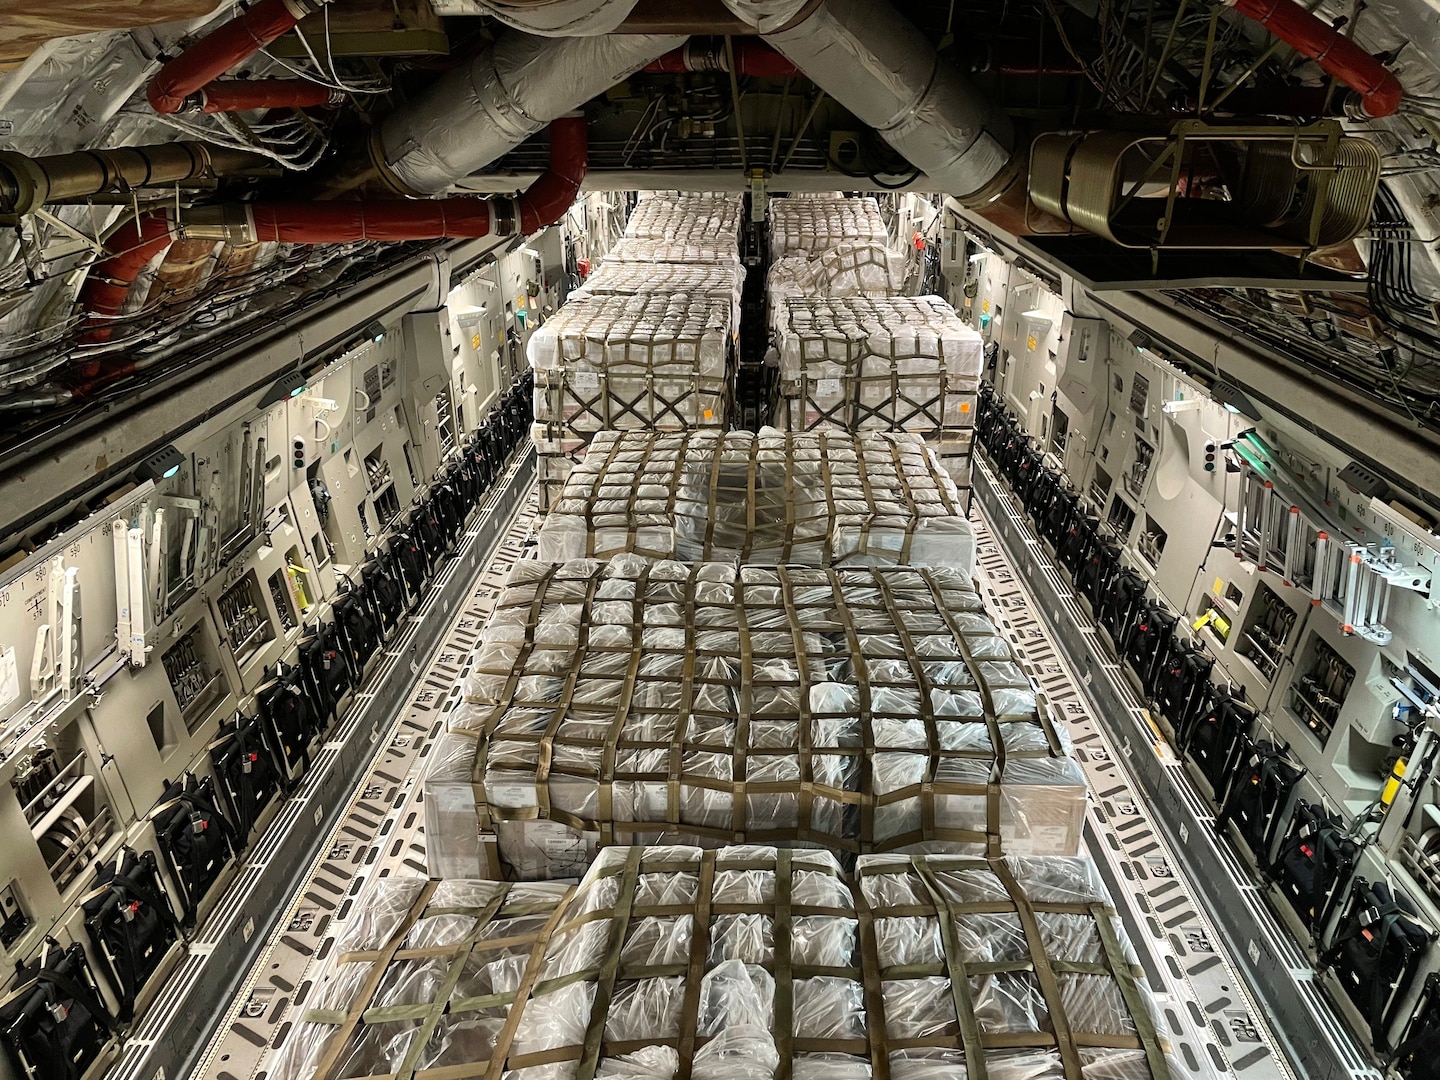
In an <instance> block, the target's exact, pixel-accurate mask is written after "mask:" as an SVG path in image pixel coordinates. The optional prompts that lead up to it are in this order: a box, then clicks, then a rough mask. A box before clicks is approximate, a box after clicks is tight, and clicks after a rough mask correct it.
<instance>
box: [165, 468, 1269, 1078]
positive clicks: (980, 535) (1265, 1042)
mask: <svg viewBox="0 0 1440 1080" xmlns="http://www.w3.org/2000/svg"><path fill="white" fill-rule="evenodd" d="M534 505H535V504H534V497H533V494H532V496H531V498H530V499H529V501H528V503H527V504H526V505H525V506H524V507H522V509H521V510H520V511H519V513H518V514H517V515H516V517H515V518H514V520H513V522H512V523H511V525H510V527H509V530H508V532H507V534H506V535H505V536H504V537H503V538H502V539H501V541H500V543H499V545H498V547H497V549H496V555H495V557H494V559H493V560H492V561H491V563H490V565H489V566H488V567H487V568H485V569H484V570H483V571H482V572H481V574H480V575H479V576H478V577H477V578H476V580H475V582H474V583H473V585H472V586H471V588H470V589H469V591H468V593H467V594H466V595H467V597H468V599H467V601H466V602H465V603H464V605H463V606H462V608H461V609H460V610H459V611H458V612H457V614H456V615H455V616H454V618H453V620H452V623H451V625H450V627H449V628H448V630H447V631H446V633H445V635H444V637H443V639H442V640H443V643H442V644H441V646H440V647H439V649H438V650H437V651H436V653H435V654H434V655H433V657H432V658H431V660H430V663H429V667H428V669H427V670H426V671H425V672H424V673H423V675H422V676H421V677H420V678H419V680H418V682H417V685H416V687H415V689H414V690H413V692H412V693H411V695H410V697H409V699H408V704H407V706H406V708H405V709H404V710H403V711H402V712H401V714H400V715H398V716H396V717H395V718H394V720H393V723H392V724H391V725H390V726H389V728H388V730H386V729H385V727H384V725H383V724H381V725H380V731H381V734H380V736H379V739H384V740H387V742H386V744H385V749H384V752H383V753H382V754H379V755H378V756H377V758H376V760H375V763H374V764H373V766H372V767H371V769H370V770H369V772H368V774H367V775H366V777H365V779H364V780H363V781H362V782H361V784H360V785H359V786H358V787H357V789H356V790H355V791H354V792H353V793H352V797H351V800H350V803H349V805H348V807H347V810H346V811H345V813H344V814H343V815H342V817H341V820H340V823H339V824H338V826H337V827H336V828H335V829H334V830H333V831H332V833H331V834H330V835H329V836H328V837H327V838H326V841H325V843H324V844H323V845H322V846H321V849H320V850H321V854H320V856H319V858H317V859H316V860H315V861H314V863H313V864H312V865H311V866H310V868H309V869H308V871H307V872H306V873H305V875H304V877H303V881H302V883H301V884H300V886H299V887H298V888H297V889H296V890H295V891H294V893H293V894H292V895H291V897H290V901H289V904H288V906H287V907H286V908H285V910H284V911H283V912H282V913H281V917H280V919H279V922H278V923H277V927H276V929H275V931H274V932H273V933H272V935H271V937H270V939H269V941H268V942H267V943H266V945H265V946H264V947H263V949H262V950H261V953H260V955H259V959H258V960H257V961H256V963H255V964H254V965H253V966H252V967H251V969H250V970H249V971H248V972H244V973H237V981H236V984H235V990H234V993H233V995H232V998H231V1003H230V1006H229V1009H228V1010H227V1012H226V1014H225V1015H224V1016H223V1017H221V1018H220V1021H219V1026H218V1028H217V1030H216V1033H215V1035H214V1037H213V1038H212V1040H211V1041H210V1043H209V1045H208V1046H207V1047H206V1048H205V1050H204V1051H203V1053H202V1054H201V1055H200V1057H199V1059H198V1065H197V1066H196V1068H195V1069H194V1071H193V1073H192V1074H191V1075H192V1078H193V1080H263V1078H264V1077H265V1076H266V1075H267V1073H268V1071H269V1068H270V1065H271V1061H272V1058H273V1056H274V1052H275V1050H276V1049H277V1048H278V1047H279V1045H280V1044H281V1043H282V1042H283V1040H284V1038H285V1035H286V1033H287V1032H288V1030H289V1027H290V1025H291V1023H292V1022H293V1021H294V1019H295V1018H296V1017H298V1016H299V1015H300V1013H301V1012H302V1011H303V1009H304V1007H305V1001H306V997H307V995H308V993H309V991H310V989H311V981H310V980H311V975H312V969H313V968H314V967H315V966H316V965H318V964H319V962H320V961H321V960H323V959H324V958H325V957H326V956H327V955H328V954H329V951H330V949H331V948H333V946H334V941H335V938H336V935H337V932H338V928H339V926H340V924H341V923H342V921H343V920H344V919H345V918H346V916H347V915H348V914H349V913H350V911H351V910H352V908H353V906H354V903H355V898H356V897H357V896H358V895H359V894H360V893H361V891H362V890H363V888H364V887H365V885H366V883H367V882H369V881H371V880H373V879H374V878H376V877H384V876H387V875H391V874H396V875H423V874H424V867H425V838H424V833H423V818H424V808H423V805H422V803H421V796H422V791H421V784H420V779H421V776H422V774H423V771H424V767H425V762H426V758H427V756H428V753H429V748H430V746H431V745H432V742H433V740H434V738H435V736H436V735H437V734H438V733H439V731H440V730H441V726H442V723H443V716H444V714H445V713H446V712H447V711H448V710H449V709H450V708H453V707H454V705H455V704H456V703H457V702H458V695H459V689H458V682H459V678H460V675H461V673H462V668H463V665H464V662H465V656H466V653H467V651H468V650H469V648H470V647H471V646H472V645H473V644H474V642H475V640H476V638H477V636H478V633H479V630H480V628H481V627H482V626H483V624H484V621H485V619H486V618H487V617H488V615H489V612H490V610H491V606H492V605H493V602H494V599H495V596H496V594H497V590H498V587H499V585H500V584H501V583H502V582H503V580H504V578H505V575H506V573H507V572H508V570H509V568H510V567H511V566H512V565H513V564H514V562H515V561H516V560H517V559H520V558H523V557H525V554H526V540H527V538H528V536H529V534H530V531H531V525H532V522H533V517H534ZM972 516H973V517H974V519H975V521H974V523H975V526H976V530H977V540H978V541H979V544H978V548H979V551H980V552H981V555H980V558H979V560H978V565H977V577H978V578H979V584H980V585H981V587H982V589H983V590H984V592H985V593H986V594H987V603H988V604H989V606H990V608H991V611H992V615H993V616H994V618H995V621H996V623H997V625H998V626H1000V627H1001V629H1002V631H1003V632H1004V633H1006V634H1007V636H1009V638H1010V639H1011V640H1012V642H1013V643H1014V645H1015V647H1016V649H1017V651H1018V652H1019V653H1020V655H1021V658H1022V661H1023V662H1024V663H1025V664H1026V665H1027V667H1028V670H1029V672H1030V673H1031V674H1032V676H1033V677H1034V679H1035V680H1036V682H1037V683H1038V684H1039V685H1040V686H1041V688H1042V689H1044V691H1045V692H1046V694H1047V695H1048V696H1049V698H1050V700H1051V701H1052V702H1053V703H1054V705H1055V708H1056V710H1057V712H1058V713H1059V715H1060V716H1061V717H1063V719H1064V720H1065V721H1066V722H1067V724H1068V725H1069V727H1070V730H1071V732H1072V735H1073V737H1074V742H1075V747H1076V757H1077V759H1078V760H1079V761H1080V763H1081V765H1082V767H1083V768H1084V770H1085V772H1086V775H1087V778H1088V779H1089V781H1090V784H1091V787H1092V792H1093V794H1092V805H1091V809H1090V812H1089V815H1088V820H1087V828H1086V840H1087V847H1088V848H1089V850H1090V853H1091V854H1092V855H1093V856H1094V857H1095V859H1096V860H1097V861H1098V862H1099V864H1100V865H1101V867H1102V871H1103V873H1104V874H1105V875H1106V877H1107V878H1108V880H1109V883H1110V887H1111V891H1112V894H1113V895H1114V897H1115V900H1116V902H1117V905H1118V906H1119V907H1120V909H1121V911H1122V914H1123V917H1124V918H1125V921H1126V923H1127V927H1128V930H1129V933H1130V936H1131V939H1132V941H1133V942H1134V943H1135V945H1136V948H1137V950H1138V951H1139V954H1140V958H1141V962H1142V965H1143V966H1144V968H1145V969H1146V971H1147V973H1148V975H1149V979H1150V982H1151V986H1152V988H1153V989H1154V990H1155V992H1156V993H1157V995H1158V997H1159V1000H1160V1005H1161V1008H1162V1011H1163V1013H1164V1014H1165V1016H1166V1018H1167V1020H1168V1022H1169V1024H1170V1026H1171V1028H1172V1032H1173V1040H1174V1044H1175V1050H1176V1058H1177V1059H1178V1060H1179V1061H1180V1062H1181V1064H1182V1066H1183V1067H1184V1069H1185V1070H1186V1072H1185V1076H1184V1080H1190V1078H1192V1077H1193V1078H1196V1080H1224V1078H1231V1077H1233V1078H1237V1080H1239V1078H1247V1080H1248V1078H1255V1080H1260V1078H1280V1077H1289V1076H1293V1075H1294V1074H1293V1072H1292V1070H1291V1069H1290V1067H1289V1066H1288V1064H1287V1063H1286V1061H1285V1059H1284V1056H1283V1055H1282V1053H1281V1052H1280V1050H1279V1047H1278V1044H1277V1041H1276V1039H1275V1038H1274V1036H1273V1034H1272V1032H1271V1031H1270V1030H1269V1028H1268V1026H1267V1024H1266V1022H1265V1019H1264V1015H1263V1012H1262V1011H1261V1010H1260V1009H1259V1008H1257V1006H1256V1004H1255V1003H1254V1002H1253V1001H1252V1000H1251V998H1250V996H1249V994H1248V993H1247V991H1246V990H1245V988H1244V985H1243V983H1242V982H1241V981H1240V980H1239V978H1238V976H1237V974H1236V965H1235V963H1234V960H1233V955H1232V952H1231V947H1230V946H1229V945H1228V944H1227V943H1226V942H1225V941H1224V940H1223V938H1222V936H1221V935H1220V934H1219V933H1218V932H1217V930H1216V928H1215V927H1214V925H1213V924H1212V923H1211V922H1210V921H1209V920H1208V919H1207V918H1206V916H1205V915H1204V914H1203V911H1202V905H1201V904H1200V903H1199V902H1198V901H1197V896H1196V893H1197V890H1198V889H1199V888H1201V887H1202V885H1201V883H1197V882H1188V881H1185V880H1184V879H1183V877H1182V875H1181V874H1180V873H1179V872H1178V869H1177V868H1178V867H1179V865H1180V864H1179V862H1178V860H1177V859H1176V858H1175V857H1174V854H1173V852H1172V851H1171V850H1170V849H1169V847H1168V845H1167V843H1166V841H1165V839H1164V838H1163V837H1162V836H1161V835H1160V832H1159V830H1158V828H1157V827H1156V825H1155V823H1154V822H1153V821H1152V819H1151V816H1150V812H1149V808H1148V807H1147V805H1146V803H1145V801H1144V799H1143V798H1142V797H1141V795H1140V793H1139V791H1138V788H1137V786H1136V785H1135V784H1134V783H1133V781H1132V780H1131V778H1130V777H1129V776H1128V774H1127V771H1126V768H1125V766H1124V764H1123V760H1124V757H1125V756H1126V754H1128V753H1130V752H1131V750H1130V749H1129V747H1128V745H1127V746H1126V747H1124V748H1121V749H1117V747H1116V746H1115V745H1114V744H1113V742H1112V740H1111V738H1110V736H1109V735H1108V734H1107V733H1106V732H1105V731H1103V730H1102V729H1101V727H1100V725H1099V724H1097V723H1096V722H1095V720H1094V719H1093V716H1094V707H1093V705H1092V704H1091V702H1090V701H1089V699H1088V697H1087V695H1086V693H1085V689H1084V686H1085V684H1084V682H1083V681H1082V680H1081V679H1080V678H1077V677H1076V676H1075V674H1074V673H1073V672H1072V671H1071V670H1070V669H1069V668H1068V666H1067V665H1066V664H1065V662H1064V661H1063V660H1062V657H1061V654H1060V652H1059V650H1058V649H1057V648H1056V646H1055V642H1054V639H1053V637H1052V631H1051V630H1050V628H1049V627H1048V626H1047V625H1046V624H1045V622H1044V620H1043V619H1042V618H1041V617H1040V616H1039V615H1038V614H1037V609H1036V605H1035V602H1034V599H1033V597H1032V596H1031V595H1030V594H1029V593H1028V592H1027V590H1026V588H1025V586H1024V584H1023V583H1022V581H1021V580H1020V578H1019V576H1018V575H1017V574H1016V573H1015V572H1014V569H1013V567H1012V565H1011V563H1010V562H1009V560H1008V559H1007V557H1006V555H1005V553H1004V552H1003V551H1002V550H1001V549H1000V547H999V545H998V544H997V543H996V542H994V540H993V538H992V536H991V535H990V533H989V529H988V526H987V524H986V522H985V521H984V519H983V517H981V515H980V514H979V512H978V510H977V511H976V513H975V514H973V515H972ZM377 741H378V740H377ZM1145 752H1150V751H1149V748H1148V747H1147V748H1145Z"/></svg>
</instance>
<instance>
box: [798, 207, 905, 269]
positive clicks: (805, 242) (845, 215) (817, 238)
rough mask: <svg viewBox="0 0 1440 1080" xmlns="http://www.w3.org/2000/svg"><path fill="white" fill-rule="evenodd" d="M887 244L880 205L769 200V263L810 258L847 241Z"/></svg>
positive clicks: (887, 239)
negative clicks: (786, 258) (792, 257)
mask: <svg viewBox="0 0 1440 1080" xmlns="http://www.w3.org/2000/svg"><path fill="white" fill-rule="evenodd" d="M856 240H858V241H861V242H868V243H873V244H879V245H880V246H881V247H885V246H886V245H887V244H888V243H889V231H888V230H887V229H886V228H885V219H884V218H882V217H881V216H880V204H879V203H878V202H876V201H875V200H874V199H873V198H871V197H870V196H868V195H867V196H865V197H863V198H858V199H771V200H770V259H771V261H772V262H773V261H774V260H776V259H780V258H783V257H784V256H786V255H795V254H802V253H803V254H813V253H818V252H821V251H824V250H826V249H827V248H833V247H835V245H837V244H842V243H846V242H849V241H856Z"/></svg>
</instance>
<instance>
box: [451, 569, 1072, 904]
mask: <svg viewBox="0 0 1440 1080" xmlns="http://www.w3.org/2000/svg"><path fill="white" fill-rule="evenodd" d="M465 695H466V699H467V703H466V704H465V705H463V706H462V707H461V708H459V709H457V710H456V711H455V712H454V713H452V715H451V718H450V720H449V725H448V726H449V729H450V732H451V734H450V736H448V737H447V738H446V739H445V740H444V741H443V743H442V744H441V745H440V746H437V749H436V751H435V753H434V754H432V761H431V768H430V771H429V772H428V774H427V778H426V790H427V796H426V798H427V800H429V799H431V798H432V797H433V798H434V799H435V801H436V805H437V806H440V805H444V806H445V807H447V812H449V813H451V814H452V815H453V816H452V818H451V820H452V824H453V826H454V829H453V832H452V833H451V834H450V835H452V836H453V837H454V838H455V842H456V843H457V844H458V845H459V846H458V849H457V850H460V851H462V852H463V851H468V850H471V849H473V848H474V847H475V844H476V835H477V824H476V823H477V822H478V825H479V827H480V828H482V829H490V828H492V827H493V828H495V831H496V833H497V834H498V837H499V848H500V851H499V854H500V858H501V860H502V861H503V862H505V863H507V864H508V865H509V867H510V869H511V870H512V871H513V872H515V873H516V874H517V875H521V876H536V875H539V876H544V875H550V874H552V873H553V870H552V867H551V865H550V864H549V861H548V860H547V859H546V858H545V857H544V855H545V852H544V849H543V845H540V844H537V843H535V842H534V840H533V838H529V837H526V835H525V833H526V829H527V828H528V827H529V826H531V825H532V824H533V823H534V822H535V821H536V820H537V819H538V820H544V821H546V822H547V824H548V823H555V822H559V823H560V824H563V825H566V826H568V827H569V828H570V829H572V830H573V833H574V836H572V837H571V840H570V842H569V844H568V846H565V847H564V849H563V852H562V854H563V857H564V860H565V865H566V866H567V869H569V872H571V873H573V864H574V861H575V859H576V858H577V853H578V852H579V850H580V846H579V844H578V842H577V841H576V840H575V839H574V837H575V836H581V835H583V836H586V837H587V838H588V840H587V842H594V841H595V840H598V841H599V842H600V843H602V844H611V843H624V842H630V841H631V839H632V838H633V837H642V838H645V839H651V838H656V837H659V838H674V837H677V836H678V837H684V838H686V839H687V840H692V841H703V842H710V843H717V842H724V841H725V840H728V839H733V838H736V837H740V836H746V837H749V838H750V839H758V840H764V841H779V840H783V841H786V842H797V843H801V844H806V843H819V844H824V845H825V846H828V847H833V848H835V849H839V850H849V851H862V850H886V849H898V848H902V847H905V846H907V845H911V844H919V843H924V842H927V841H931V840H935V841H944V842H946V843H947V844H950V845H952V846H956V847H957V848H958V849H960V850H977V851H995V850H998V849H1001V848H1003V849H1004V850H1005V851H1009V852H1018V853H1032V852H1033V853H1043V854H1057V853H1066V854H1068V853H1073V852H1074V851H1076V850H1078V845H1079V842H1080V832H1081V827H1082V824H1083V818H1084V809H1085V799H1086V794H1085V781H1084V777H1083V775H1082V774H1081V772H1080V769H1079V766H1078V765H1077V764H1076V763H1075V762H1074V761H1073V760H1071V759H1070V758H1069V757H1068V756H1067V754H1068V751H1069V738H1068V735H1067V733H1066V732H1065V730H1064V728H1063V726H1061V725H1058V724H1055V723H1053V722H1052V720H1051V719H1050V717H1049V713H1048V709H1047V707H1046V706H1045V704H1044V703H1043V701H1040V700H1038V699H1037V696H1036V693H1035V690H1034V687H1033V686H1032V685H1031V683H1030V680H1029V678H1028V677H1027V676H1026V675H1025V674H1024V672H1023V671H1022V670H1021V669H1020V667H1019V666H1018V664H1017V663H1016V661H1015V659H1014V656H1013V653H1012V652H1011V650H1010V647H1009V645H1008V644H1007V643H1006V642H1005V640H1004V639H1003V638H1001V637H1000V636H999V635H998V633H997V632H996V630H995V627H994V626H993V625H992V624H991V623H990V621H989V620H988V619H987V618H986V617H985V615H984V614H983V611H982V606H981V602H980V598H979V596H978V594H977V593H976V592H975V590H974V588H973V586H972V585H971V583H970V579H969V577H968V576H967V575H966V574H964V573H963V572H961V571H957V570H953V569H945V568H929V569H910V568H901V567H881V568H857V569H840V570H833V569H832V570H825V569H809V568H805V567H788V568H780V569H775V568H762V567H756V566H744V567H740V568H739V569H737V568H736V567H735V566H733V565H730V564H724V563H694V564H682V563H677V562H666V561H650V560H647V559H644V558H641V557H638V556H634V555H621V556H617V557H615V558H613V559H611V560H609V561H608V562H601V561H599V560H577V561H573V562H568V563H564V564H560V565H554V564H544V563H540V562H529V561H527V562H522V563H519V564H517V566H516V568H515V569H514V571H512V573H511V576H510V579H509V581H508V582H507V584H506V587H505V589H504V591H503V592H502V593H501V595H500V597H499V599H498V600H497V603H496V607H495V611H494V614H493V616H492V617H491V620H490V622H489V624H488V625H487V627H486V629H485V631H484V633H483V634H482V636H481V640H480V642H479V643H478V645H477V647H476V652H475V656H474V660H473V664H472V667H471V674H470V675H469V676H468V677H467V679H466V682H465ZM467 742H468V744H469V745H468V746H467V745H466V743H467ZM867 748H868V749H867ZM441 788H444V789H446V790H445V791H441V790H440V789H441ZM467 793H468V794H467ZM467 797H468V798H469V799H471V800H473V805H474V815H475V816H474V819H473V820H468V821H467V820H466V819H465V815H464V805H465V801H466V799H467ZM501 825H505V826H507V827H509V826H513V828H507V829H503V830H502V829H501V828H499V826H501ZM449 843H450V839H448V838H447V836H442V835H436V834H433V833H432V834H429V835H427V846H428V847H429V848H430V850H431V851H432V852H434V853H435V854H436V857H437V858H439V859H447V858H449V855H448V854H447V851H448V849H447V845H448V844H449ZM437 865H453V864H449V863H439V864H437ZM472 872H474V873H479V872H481V868H480V867H476V868H475V869H474V870H473V871H472Z"/></svg>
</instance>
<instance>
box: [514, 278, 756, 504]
mask: <svg viewBox="0 0 1440 1080" xmlns="http://www.w3.org/2000/svg"><path fill="white" fill-rule="evenodd" d="M730 325H731V309H730V301H729V299H728V298H707V297H684V296H680V297H666V296H654V295H651V296H643V297H637V296H594V297H591V298H590V299H588V300H575V301H573V302H571V303H568V304H566V305H564V306H563V307H562V308H561V309H560V310H559V311H557V312H556V313H555V314H554V315H553V316H551V317H550V319H549V320H548V321H546V322H545V324H544V325H542V326H541V327H540V328H539V329H538V330H536V331H535V333H534V334H532V335H531V336H530V341H529V344H528V345H527V347H526V348H527V352H528V354H529V357H530V366H531V367H533V368H534V369H535V426H534V428H532V435H533V437H534V439H535V442H536V448H537V451H538V452H539V453H540V454H541V455H542V456H548V457H550V458H552V459H555V460H556V464H557V467H556V469H555V470H554V473H555V475H551V474H550V473H549V472H547V473H546V474H545V475H544V477H543V478H544V479H545V480H546V481H547V482H550V481H554V482H557V483H558V482H560V481H563V480H564V474H566V473H568V461H569V459H570V457H571V456H572V455H574V454H575V453H578V451H579V450H580V449H581V448H582V447H583V446H584V445H585V444H587V443H588V442H589V441H590V438H591V437H592V436H593V435H594V434H595V433H596V432H597V431H602V430H604V429H606V428H622V429H632V430H633V429H645V430H656V431H684V430H688V429H690V428H702V427H706V428H719V429H722V430H723V429H724V428H726V427H728V426H729V418H730V399H731V386H732V382H733V378H732V375H733V372H732V370H731V361H732V359H733V357H734V353H733V350H732V347H731V346H732V336H731V331H730Z"/></svg>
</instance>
